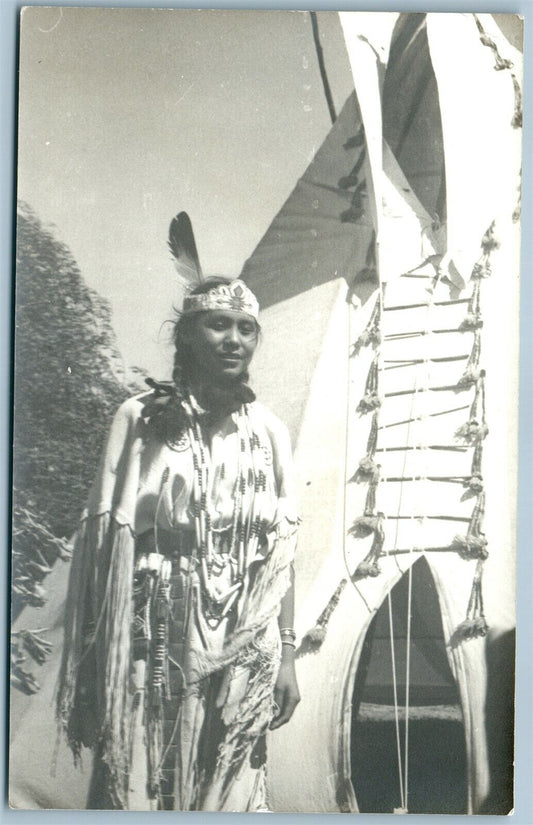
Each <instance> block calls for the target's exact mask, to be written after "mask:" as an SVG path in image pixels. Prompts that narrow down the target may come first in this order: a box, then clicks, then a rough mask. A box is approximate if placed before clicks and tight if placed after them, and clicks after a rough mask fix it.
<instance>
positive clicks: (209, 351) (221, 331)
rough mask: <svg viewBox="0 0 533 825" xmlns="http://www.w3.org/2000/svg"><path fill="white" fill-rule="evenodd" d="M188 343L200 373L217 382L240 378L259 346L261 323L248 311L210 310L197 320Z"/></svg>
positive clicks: (201, 314)
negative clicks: (247, 312) (258, 325)
mask: <svg viewBox="0 0 533 825" xmlns="http://www.w3.org/2000/svg"><path fill="white" fill-rule="evenodd" d="M195 321H196V323H195V324H193V327H192V330H191V333H190V336H188V338H187V343H188V344H189V347H190V348H191V352H192V356H193V361H194V362H195V366H197V368H198V372H199V374H201V375H203V376H204V377H206V378H208V379H210V380H211V381H213V382H214V383H224V382H225V381H227V380H232V379H237V378H239V377H240V376H241V375H242V374H243V373H245V372H246V371H247V369H248V366H249V364H250V361H251V360H252V357H253V354H254V352H255V348H256V347H257V333H258V327H257V323H256V321H255V319H254V318H252V317H251V315H247V314H246V313H245V312H233V311H230V310H210V311H209V312H201V313H198V315H197V316H196V318H195Z"/></svg>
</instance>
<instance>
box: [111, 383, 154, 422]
mask: <svg viewBox="0 0 533 825" xmlns="http://www.w3.org/2000/svg"><path fill="white" fill-rule="evenodd" d="M153 397H154V391H153V390H146V391H145V392H140V393H137V394H136V395H132V396H130V398H126V400H125V401H123V402H122V404H121V405H120V406H119V408H118V409H117V411H116V413H115V421H121V420H128V421H136V420H139V419H141V418H143V416H144V411H145V408H146V405H147V404H148V403H149V402H150V401H151V400H152V399H153Z"/></svg>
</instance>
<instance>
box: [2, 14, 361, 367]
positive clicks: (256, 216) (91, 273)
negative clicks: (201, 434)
mask: <svg viewBox="0 0 533 825" xmlns="http://www.w3.org/2000/svg"><path fill="white" fill-rule="evenodd" d="M319 25H320V32H321V39H322V44H323V49H324V57H325V61H326V66H327V71H328V77H329V80H330V84H331V87H332V92H333V97H334V100H335V104H336V107H337V111H338V110H340V108H341V106H342V104H343V103H344V101H345V99H346V98H347V97H348V95H349V94H350V92H351V90H352V85H353V82H352V80H351V75H350V68H349V64H348V59H347V56H346V53H345V48H344V42H343V38H342V31H341V27H340V23H339V20H338V16H337V14H336V13H334V12H329V13H319ZM330 125H331V123H330V118H329V113H328V109H327V105H326V101H325V96H324V92H323V87H322V82H321V79H320V75H319V70H318V62H317V57H316V51H315V46H314V42H313V36H312V29H311V19H310V15H309V13H307V12H276V11H265V12H261V11H186V10H170V9H163V10H161V9H160V10H152V9H106V8H99V9H98V8H57V7H56V8H53V7H52V8H45V7H29V8H26V9H25V11H24V12H23V17H22V24H21V50H20V98H19V154H18V197H19V198H21V199H22V200H24V201H26V202H27V203H28V204H29V205H30V206H31V207H32V208H33V209H34V210H35V211H36V213H37V215H38V217H39V218H40V219H41V220H42V221H43V223H44V224H46V225H50V224H52V225H53V231H54V234H55V235H56V237H58V238H59V239H60V240H62V241H64V242H65V243H66V244H67V245H68V247H69V248H70V250H71V251H72V253H73V255H74V257H75V259H76V260H77V262H78V265H79V267H80V269H81V272H82V275H83V277H84V278H85V280H86V282H87V283H88V285H89V286H91V287H92V288H94V289H96V290H97V291H98V292H99V293H100V294H101V295H102V296H104V297H105V298H107V299H108V300H109V301H110V302H111V306H112V310H113V324H114V328H115V331H116V334H117V338H118V345H119V348H120V350H121V352H122V355H123V357H124V359H125V362H126V363H127V364H129V365H130V366H131V365H136V366H140V367H143V368H145V369H146V370H148V372H150V373H151V374H153V375H156V376H158V377H166V376H167V375H168V371H169V368H170V366H169V365H170V363H171V355H172V353H171V347H170V344H169V331H170V330H169V326H168V325H165V323H164V322H165V321H166V320H168V319H169V318H172V317H173V311H172V307H173V304H174V303H175V300H174V297H175V295H176V292H175V286H176V282H175V280H174V269H173V266H172V262H171V258H170V255H169V253H168V250H167V246H166V238H167V232H168V226H169V223H170V220H171V218H172V216H173V215H175V214H176V213H177V212H179V211H181V210H186V211H187V212H188V213H189V215H190V217H191V220H192V223H193V227H194V231H195V235H196V241H197V246H198V250H199V254H200V259H201V263H202V266H203V270H204V272H205V273H207V274H217V273H218V274H226V275H237V274H238V273H239V272H240V270H241V268H242V266H243V264H244V261H245V260H246V258H247V257H248V256H249V255H250V254H251V253H252V252H253V250H254V248H255V246H256V245H257V243H258V242H259V240H260V239H261V237H262V235H263V234H264V232H265V231H266V229H267V228H268V225H269V224H270V222H271V220H272V218H273V217H274V215H275V214H276V213H277V211H278V210H279V208H280V207H281V206H282V204H283V202H284V201H285V199H286V197H287V196H288V195H289V193H290V191H291V190H292V188H293V186H294V184H295V183H296V181H297V179H298V177H299V176H300V175H301V174H302V173H303V172H304V171H305V169H306V167H307V165H308V164H309V162H310V161H311V159H312V157H313V155H314V152H315V151H316V149H317V148H318V147H319V146H320V144H321V142H322V141H323V139H324V138H325V136H326V135H327V133H328V131H329V128H330Z"/></svg>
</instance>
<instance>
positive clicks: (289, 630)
mask: <svg viewBox="0 0 533 825" xmlns="http://www.w3.org/2000/svg"><path fill="white" fill-rule="evenodd" d="M279 635H280V636H281V638H282V639H284V638H285V637H286V638H287V639H291V640H292V641H293V642H294V641H295V639H296V633H295V631H294V628H293V627H280V629H279Z"/></svg>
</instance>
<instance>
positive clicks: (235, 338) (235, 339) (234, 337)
mask: <svg viewBox="0 0 533 825" xmlns="http://www.w3.org/2000/svg"><path fill="white" fill-rule="evenodd" d="M224 342H225V343H226V344H229V345H231V346H232V347H238V346H239V344H240V342H241V339H240V335H239V330H238V328H237V325H235V326H231V327H228V329H227V330H226V335H225V336H224Z"/></svg>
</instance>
